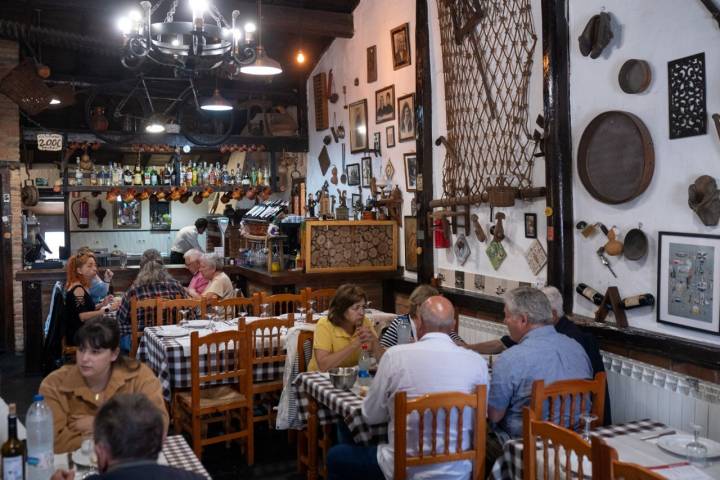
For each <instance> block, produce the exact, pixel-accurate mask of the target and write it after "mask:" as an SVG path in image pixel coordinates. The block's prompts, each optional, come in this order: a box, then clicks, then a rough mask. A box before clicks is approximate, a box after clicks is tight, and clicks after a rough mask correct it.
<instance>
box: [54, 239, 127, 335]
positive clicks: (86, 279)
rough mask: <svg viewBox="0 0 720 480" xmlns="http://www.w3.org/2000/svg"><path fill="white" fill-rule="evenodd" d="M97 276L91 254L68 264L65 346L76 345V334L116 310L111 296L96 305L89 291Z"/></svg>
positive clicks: (73, 258) (93, 258)
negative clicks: (85, 326)
mask: <svg viewBox="0 0 720 480" xmlns="http://www.w3.org/2000/svg"><path fill="white" fill-rule="evenodd" d="M96 276H97V264H96V263H95V256H94V255H92V254H90V253H85V254H82V255H74V256H72V257H70V260H68V263H67V282H66V283H65V344H66V345H75V343H74V342H73V341H74V339H75V332H77V331H78V329H79V328H80V327H81V326H82V324H83V322H86V321H88V320H90V319H92V318H98V317H102V316H103V315H104V314H106V313H109V312H110V311H111V310H114V309H116V305H115V304H114V303H113V302H112V300H113V298H112V297H111V296H107V297H105V298H104V299H103V300H102V301H101V302H100V303H97V304H96V303H95V302H93V300H92V297H91V296H90V292H89V291H88V289H89V288H90V283H91V282H92V280H93V279H94V278H95V277H96Z"/></svg>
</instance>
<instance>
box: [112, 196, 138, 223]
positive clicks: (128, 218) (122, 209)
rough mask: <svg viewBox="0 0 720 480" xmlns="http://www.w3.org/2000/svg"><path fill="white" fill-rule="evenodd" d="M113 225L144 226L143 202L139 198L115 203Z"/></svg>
mask: <svg viewBox="0 0 720 480" xmlns="http://www.w3.org/2000/svg"><path fill="white" fill-rule="evenodd" d="M113 227H115V228H134V229H140V228H142V203H141V202H139V201H138V200H132V201H130V202H126V201H124V200H121V201H118V202H115V203H113Z"/></svg>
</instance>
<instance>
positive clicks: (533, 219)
mask: <svg viewBox="0 0 720 480" xmlns="http://www.w3.org/2000/svg"><path fill="white" fill-rule="evenodd" d="M525 238H537V214H536V213H526V214H525Z"/></svg>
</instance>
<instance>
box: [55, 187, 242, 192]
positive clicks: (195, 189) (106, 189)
mask: <svg viewBox="0 0 720 480" xmlns="http://www.w3.org/2000/svg"><path fill="white" fill-rule="evenodd" d="M238 186H239V185H197V186H195V187H177V186H173V185H118V186H107V185H80V186H78V185H67V186H65V187H63V190H64V191H65V192H88V193H92V192H110V191H112V190H118V191H120V192H126V191H128V190H152V191H155V192H158V191H160V190H164V191H170V189H172V188H186V189H187V191H189V192H204V191H205V190H206V189H207V188H210V189H211V190H212V191H213V192H232V191H233V190H235V188H236V187H238ZM243 188H244V187H243Z"/></svg>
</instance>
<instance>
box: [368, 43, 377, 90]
mask: <svg viewBox="0 0 720 480" xmlns="http://www.w3.org/2000/svg"><path fill="white" fill-rule="evenodd" d="M376 81H377V46H376V45H373V46H372V47H368V49H367V83H373V82H376Z"/></svg>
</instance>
